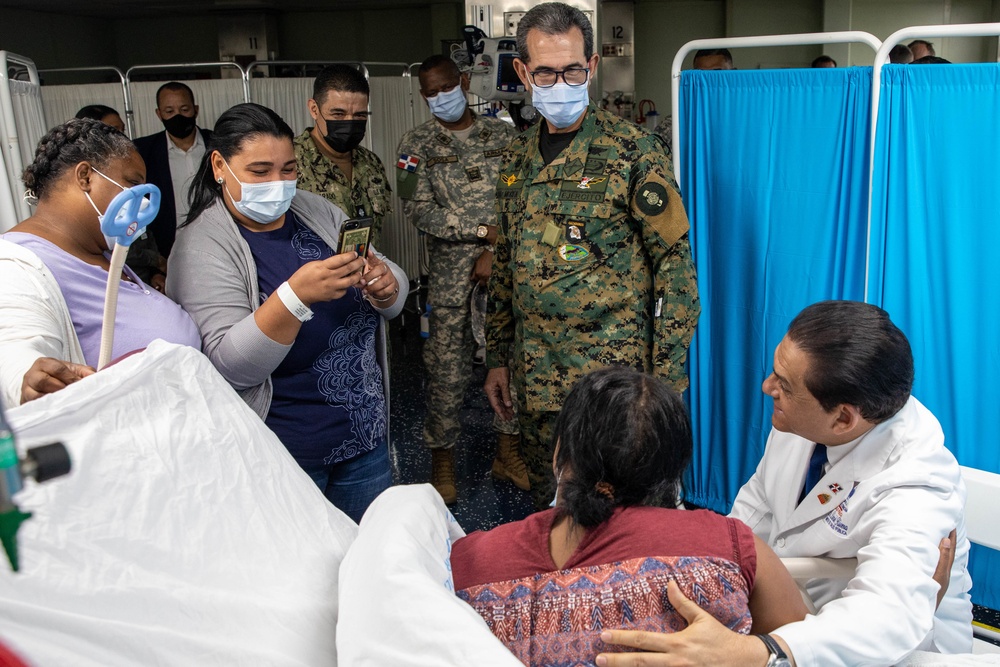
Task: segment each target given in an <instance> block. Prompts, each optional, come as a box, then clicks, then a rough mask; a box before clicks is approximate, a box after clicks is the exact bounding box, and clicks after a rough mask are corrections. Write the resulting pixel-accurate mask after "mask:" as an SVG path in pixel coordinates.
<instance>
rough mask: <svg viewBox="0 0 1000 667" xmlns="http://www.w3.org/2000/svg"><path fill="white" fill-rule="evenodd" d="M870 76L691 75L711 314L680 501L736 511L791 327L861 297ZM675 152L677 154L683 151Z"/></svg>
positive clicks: (694, 369)
mask: <svg viewBox="0 0 1000 667" xmlns="http://www.w3.org/2000/svg"><path fill="white" fill-rule="evenodd" d="M870 104H871V68H844V69H809V70H775V71H731V72H713V71H687V72H684V73H683V75H682V77H681V100H680V122H681V146H680V149H681V155H680V157H681V165H682V166H681V169H682V179H683V182H682V184H681V187H682V193H683V196H684V202H685V205H686V207H687V212H688V215H689V217H690V219H691V241H692V248H693V252H694V257H695V264H696V266H697V268H698V289H699V292H700V295H701V307H702V314H701V320H700V321H699V324H698V329H697V330H696V332H695V336H694V341H693V342H692V344H691V353H690V375H691V393H690V406H691V418H692V425H693V428H694V439H695V450H694V458H693V461H692V465H691V468H690V469H689V472H688V477H687V479H686V487H687V488H686V492H685V498H686V499H687V500H689V501H690V502H693V503H695V504H697V505H701V506H703V507H709V508H711V509H714V510H717V511H720V512H727V511H728V510H729V508H730V506H731V505H732V501H733V499H734V498H735V497H736V492H737V491H738V490H739V488H740V486H741V485H742V484H743V483H744V482H745V481H746V480H747V479H748V478H749V477H750V475H751V474H752V473H753V471H754V470H755V469H756V467H757V462H758V461H759V460H760V457H761V455H762V454H763V451H764V443H765V441H766V439H767V433H768V431H769V430H770V423H771V408H772V402H771V399H770V398H769V397H766V396H764V394H762V393H761V391H760V385H761V382H762V381H763V380H764V378H765V376H766V375H767V374H768V373H770V370H771V360H772V355H773V352H774V348H775V347H776V346H777V344H778V343H779V342H780V341H781V338H782V336H783V335H784V333H785V329H786V328H787V326H788V323H789V322H790V321H791V319H792V318H793V317H794V316H795V315H796V314H797V313H798V311H800V310H801V309H802V308H804V307H805V306H807V305H809V304H811V303H813V302H816V301H821V300H823V299H857V300H861V299H862V298H863V296H864V278H865V276H864V258H865V240H866V226H867V223H866V211H867V204H868V201H867V197H868V152H869V148H868V147H869V142H870V138H869V137H870V132H869V129H868V128H869V118H870V110H869V107H870ZM676 149H677V147H675V150H676Z"/></svg>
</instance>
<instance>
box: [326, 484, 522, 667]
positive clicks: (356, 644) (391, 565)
mask: <svg viewBox="0 0 1000 667" xmlns="http://www.w3.org/2000/svg"><path fill="white" fill-rule="evenodd" d="M464 535H465V532H464V531H462V528H461V527H460V526H459V525H458V523H456V522H455V518H454V517H453V516H452V515H451V512H449V511H448V508H447V507H445V505H444V501H442V500H441V496H439V495H438V493H437V492H436V491H435V490H434V487H432V486H431V485H429V484H419V485H414V486H397V487H393V488H391V489H388V490H386V491H385V492H383V493H382V494H381V495H380V496H379V497H378V498H376V499H375V502H374V503H372V505H371V507H369V508H368V511H367V512H366V513H365V515H364V517H363V518H362V519H361V530H360V531H359V532H358V538H357V539H356V540H355V541H354V544H353V545H351V549H350V550H349V551H348V552H347V557H346V558H344V562H343V564H342V565H341V566H340V622H339V623H338V625H337V651H338V653H339V655H340V664H341V667H345V666H348V665H349V666H351V667H355V666H360V665H371V666H372V667H386V666H387V665H407V666H408V667H419V666H422V665H426V666H427V667H440V666H441V665H476V666H477V667H491V666H496V667H504V666H507V667H518V666H520V665H521V662H520V661H519V660H518V659H517V658H515V657H514V656H513V654H511V652H510V651H508V650H507V648H506V647H505V646H504V645H503V644H501V643H500V641H499V640H498V639H497V638H496V637H494V636H493V633H492V632H490V629H489V628H488V627H487V626H486V623H485V622H484V621H483V619H482V618H480V616H479V614H478V613H476V611H475V610H474V609H473V608H472V607H470V606H469V605H467V604H465V603H464V602H462V601H461V600H459V599H458V598H457V597H455V592H454V589H455V586H454V582H453V581H452V577H451V562H450V560H449V558H450V555H451V544H452V542H453V541H454V540H457V539H458V538H460V537H464Z"/></svg>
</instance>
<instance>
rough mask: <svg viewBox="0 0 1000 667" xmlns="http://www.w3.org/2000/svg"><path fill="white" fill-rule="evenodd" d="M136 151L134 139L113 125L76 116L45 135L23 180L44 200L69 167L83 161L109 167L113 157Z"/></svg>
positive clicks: (121, 156)
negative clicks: (54, 183) (53, 184)
mask: <svg viewBox="0 0 1000 667" xmlns="http://www.w3.org/2000/svg"><path fill="white" fill-rule="evenodd" d="M134 152H135V146H134V145H132V142H131V140H129V138H128V137H126V136H125V135H124V134H122V133H121V132H119V131H118V130H116V129H115V128H113V127H111V126H110V125H105V124H104V123H102V122H101V121H99V120H93V119H91V118H74V119H73V120H69V121H66V122H65V123H63V124H62V125H57V126H55V127H53V128H52V129H51V130H49V131H48V133H47V134H46V135H45V136H44V137H42V140H41V141H39V142H38V148H36V149H35V159H34V160H33V161H32V162H31V164H29V165H28V166H27V167H26V168H25V170H24V173H23V174H22V175H21V180H22V181H24V185H25V187H26V188H28V190H29V192H31V193H33V194H34V196H35V197H37V198H38V199H40V200H41V199H44V198H45V197H46V195H47V194H48V193H49V189H50V187H51V185H52V183H53V182H55V181H56V180H58V179H59V177H60V176H62V174H63V172H65V171H66V170H67V169H72V168H73V167H75V166H76V165H78V164H80V163H81V162H84V161H86V162H90V163H91V164H93V165H94V166H95V167H98V168H102V167H106V166H107V165H108V163H109V162H111V161H112V160H115V159H124V158H127V157H128V156H129V155H131V154H132V153H134Z"/></svg>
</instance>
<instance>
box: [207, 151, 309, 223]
mask: <svg viewBox="0 0 1000 667" xmlns="http://www.w3.org/2000/svg"><path fill="white" fill-rule="evenodd" d="M222 162H223V164H225V165H226V169H229V173H230V174H232V175H233V179H234V180H235V181H236V182H237V183H239V184H240V188H241V190H240V200H239V201H236V200H235V199H233V195H232V194H231V193H230V192H229V188H228V187H226V185H225V184H223V185H222V189H223V190H225V191H226V194H228V195H229V201H231V202H233V206H235V207H236V210H237V211H238V212H239V213H241V214H242V215H244V216H246V217H248V218H250V219H251V220H253V221H254V222H256V223H259V224H261V225H269V224H271V223H272V222H274V221H275V220H277V219H278V218H280V217H281V216H283V215H284V214H285V213H286V212H287V211H288V209H289V207H290V206H291V205H292V198H294V197H295V186H296V184H297V183H298V179H293V180H290V181H267V182H265V183H243V182H242V181H240V179H238V178H236V174H233V170H232V168H231V167H230V166H229V163H228V162H226V161H225V160H223V161H222Z"/></svg>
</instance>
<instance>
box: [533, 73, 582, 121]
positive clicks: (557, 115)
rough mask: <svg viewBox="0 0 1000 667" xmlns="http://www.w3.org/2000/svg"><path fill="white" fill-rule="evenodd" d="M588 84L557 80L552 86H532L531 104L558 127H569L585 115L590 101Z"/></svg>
mask: <svg viewBox="0 0 1000 667" xmlns="http://www.w3.org/2000/svg"><path fill="white" fill-rule="evenodd" d="M587 88H588V86H587V84H583V85H581V86H570V85H569V84H567V83H565V82H563V81H557V82H556V84H555V85H554V86H552V87H551V88H539V87H538V86H532V88H531V105H532V106H533V107H535V108H536V109H538V113H540V114H542V115H543V116H545V120H547V121H549V122H550V123H552V124H553V125H555V126H556V127H557V128H559V129H562V128H564V127H569V126H570V125H572V124H573V123H575V122H576V121H577V119H578V118H579V117H580V116H581V115H583V112H584V111H586V110H587V104H589V103H590V95H589V93H588V91H587Z"/></svg>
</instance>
